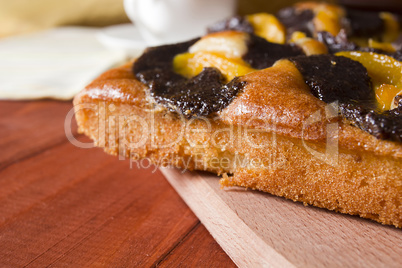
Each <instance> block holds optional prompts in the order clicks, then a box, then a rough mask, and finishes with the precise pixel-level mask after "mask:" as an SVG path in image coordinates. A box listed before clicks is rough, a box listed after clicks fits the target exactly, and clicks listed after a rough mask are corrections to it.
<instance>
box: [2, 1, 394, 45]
mask: <svg viewBox="0 0 402 268" xmlns="http://www.w3.org/2000/svg"><path fill="white" fill-rule="evenodd" d="M385 1H390V0H385ZM396 1H399V0H396ZM295 2H300V1H295V0H277V1H273V0H239V1H238V7H237V10H238V13H239V14H250V13H256V12H261V11H265V12H276V11H277V10H279V9H280V8H282V7H285V6H288V5H291V4H293V3H295ZM325 2H332V3H333V2H335V1H331V0H330V1H325ZM346 2H347V1H346ZM349 2H350V1H349ZM352 2H353V1H352ZM354 2H356V1H354ZM357 2H359V1H357ZM360 2H365V3H366V4H368V5H370V2H375V1H370V0H369V1H367V0H366V1H360ZM377 2H378V1H377ZM382 2H384V1H382ZM391 2H392V1H391ZM394 2H395V1H394ZM126 22H129V19H128V18H127V16H126V14H125V12H124V8H123V0H56V1H55V0H0V25H1V27H0V37H5V36H11V35H17V34H23V33H29V32H34V31H38V30H43V29H48V28H52V27H56V26H65V25H81V26H97V27H101V26H107V25H112V24H118V23H126Z"/></svg>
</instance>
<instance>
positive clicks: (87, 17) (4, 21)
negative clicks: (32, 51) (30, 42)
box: [0, 0, 129, 37]
mask: <svg viewBox="0 0 402 268" xmlns="http://www.w3.org/2000/svg"><path fill="white" fill-rule="evenodd" d="M128 21H129V20H128V18H127V16H126V15H125V13H124V8H123V0H0V25H1V27H0V37H4V36H10V35H15V34H23V33H29V32H33V31H37V30H42V29H48V28H52V27H55V26H61V25H84V26H105V25H110V24H116V23H123V22H128Z"/></svg>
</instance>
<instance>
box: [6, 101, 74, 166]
mask: <svg viewBox="0 0 402 268" xmlns="http://www.w3.org/2000/svg"><path fill="white" fill-rule="evenodd" d="M71 108H72V105H71V103H70V102H55V101H46V100H42V101H36V102H24V101H19V102H6V101H2V102H1V103H0V137H1V139H0V149H1V154H0V169H2V168H4V167H5V166H7V165H9V164H11V163H13V162H15V161H19V160H21V159H23V158H25V157H28V156H30V155H33V154H35V153H40V152H41V151H43V150H44V149H45V148H47V147H49V146H54V145H56V144H59V143H61V142H65V140H66V136H65V133H64V119H65V116H66V114H67V113H68V111H69V110H70V109H71ZM72 128H73V130H72V131H73V133H76V124H75V122H74V121H73V122H72Z"/></svg>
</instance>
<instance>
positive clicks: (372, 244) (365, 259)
mask: <svg viewBox="0 0 402 268" xmlns="http://www.w3.org/2000/svg"><path fill="white" fill-rule="evenodd" d="M161 171H162V173H163V174H164V175H165V176H166V178H167V180H168V181H169V182H170V184H171V185H172V186H173V187H174V188H175V189H176V191H177V192H178V193H179V194H180V196H181V197H182V198H183V199H184V201H185V202H186V203H187V205H188V206H189V207H190V208H191V209H192V210H193V211H194V213H195V214H196V215H197V217H198V218H199V219H200V220H201V222H202V223H203V224H204V225H205V226H206V228H207V229H208V230H209V232H210V233H211V234H212V236H213V237H214V238H215V239H216V241H217V242H218V243H219V244H220V245H221V247H222V248H223V249H224V250H225V251H226V253H227V254H228V255H229V256H230V257H231V258H232V260H233V261H234V262H235V263H236V264H237V265H238V266H239V267H402V230H400V229H396V228H395V227H392V226H384V225H381V224H379V223H376V222H373V221H370V220H366V219H362V218H359V217H357V216H349V215H344V214H340V213H335V212H331V211H327V210H324V209H319V208H315V207H305V206H303V204H301V203H295V202H292V201H289V200H286V199H284V198H280V197H275V196H272V195H270V194H266V193H262V192H258V191H252V190H245V189H243V188H237V187H235V188H225V189H221V187H220V185H219V178H218V177H217V176H215V175H212V174H208V173H204V172H189V171H186V172H182V171H180V170H178V169H174V168H163V169H161Z"/></svg>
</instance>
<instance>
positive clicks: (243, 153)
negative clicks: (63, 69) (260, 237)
mask: <svg viewBox="0 0 402 268" xmlns="http://www.w3.org/2000/svg"><path fill="white" fill-rule="evenodd" d="M131 66H132V63H129V64H127V65H125V66H122V67H119V68H116V69H113V70H110V71H107V72H105V73H104V74H102V75H101V76H100V77H98V78H97V79H96V80H94V81H93V82H92V83H91V84H90V85H89V86H87V87H86V88H85V90H83V91H82V92H81V93H79V94H78V95H77V96H76V98H75V99H74V104H75V107H76V119H77V122H78V125H79V131H80V132H83V133H85V134H86V135H88V136H89V137H91V138H92V139H93V140H94V142H95V144H97V145H98V146H101V147H104V149H105V151H106V152H108V153H111V154H121V155H123V156H126V157H131V158H134V159H138V158H145V157H148V158H150V159H151V160H152V161H153V162H154V163H156V164H162V165H166V164H171V165H174V166H177V167H181V168H187V169H190V170H193V169H197V170H208V171H211V172H214V173H217V174H224V176H223V178H222V180H221V183H222V184H223V185H225V186H232V185H240V186H244V187H248V188H252V189H258V190H261V191H265V192H268V193H271V194H274V195H278V196H284V197H286V198H289V199H292V200H294V201H301V202H304V203H305V204H311V205H314V206H318V207H324V208H327V209H330V210H336V211H340V212H342V213H348V214H352V215H360V216H361V217H365V218H370V219H373V220H376V221H378V222H381V223H383V224H393V225H395V226H397V227H402V206H401V201H402V200H401V198H402V197H401V196H402V195H401V193H402V181H401V177H400V171H401V167H402V159H401V158H402V145H401V144H400V143H396V142H390V141H384V140H378V139H376V138H374V137H373V136H371V135H369V134H367V133H365V132H364V131H362V130H360V129H358V128H356V127H353V126H351V125H349V124H348V123H347V122H344V121H339V120H338V121H339V122H338V121H333V119H329V120H326V119H325V120H324V121H323V122H318V123H317V124H313V127H307V128H306V130H303V122H304V120H307V119H308V117H309V116H311V114H314V113H316V112H317V111H319V112H321V113H324V114H325V105H326V104H325V103H324V102H322V101H320V100H318V99H316V98H314V97H313V96H312V95H311V94H310V93H309V91H308V89H307V88H306V85H305V84H304V82H303V79H302V78H301V76H300V74H299V73H298V72H297V71H296V69H295V67H292V65H290V64H289V63H287V62H282V63H281V64H276V66H274V67H272V68H268V69H265V70H261V71H257V72H254V73H251V74H248V75H245V76H244V77H242V78H241V79H243V80H244V81H247V85H246V86H245V88H244V89H243V91H242V93H240V94H239V95H238V97H237V98H236V99H235V100H234V101H233V102H232V103H231V104H230V105H229V106H228V107H227V108H225V109H224V110H223V111H221V112H220V113H219V115H218V116H217V117H216V118H215V119H214V120H211V123H210V126H209V131H204V132H200V133H191V135H190V136H191V137H190V136H188V135H187V136H186V135H181V136H180V135H179V134H180V133H181V131H182V124H183V122H184V123H189V121H190V120H186V119H183V118H181V117H180V116H178V115H177V114H174V113H171V112H168V111H166V110H165V109H163V108H161V107H158V106H157V105H155V103H153V101H152V100H151V99H150V98H149V97H148V96H147V93H146V92H147V90H146V86H145V85H143V84H142V83H140V82H139V81H137V80H136V79H135V77H134V75H133V74H132V72H131ZM278 66H280V68H277V67H278ZM268 78H269V79H268ZM285 90H286V91H285ZM289 92H291V96H290V97H289ZM85 104H95V105H97V106H98V109H90V108H85ZM83 105H84V106H83ZM81 106H82V107H81ZM275 107H280V108H281V109H280V110H281V112H280V113H279V112H278V109H275ZM130 116H131V117H133V118H134V119H137V120H138V119H139V118H142V119H143V120H145V121H144V122H151V121H152V122H154V125H153V126H152V129H153V132H152V133H151V132H149V133H148V134H149V135H152V138H149V139H145V141H143V142H142V143H141V142H137V141H134V142H132V143H135V144H136V146H133V147H130V146H129V145H130V142H127V141H132V140H136V139H137V140H138V137H140V136H143V135H144V129H145V130H146V129H148V128H144V125H141V124H138V122H134V123H132V122H133V121H132V122H129V120H128V119H127V118H130ZM256 118H257V120H254V119H256ZM119 120H120V121H119ZM273 120H274V121H273ZM331 120H332V121H331ZM134 121H135V120H134ZM100 122H103V123H102V124H103V130H104V132H102V133H100V132H101V131H100V130H99V129H100ZM245 122H247V124H248V125H247V127H245V125H244V124H245ZM328 122H330V123H331V122H337V123H338V133H339V139H338V142H339V152H338V158H337V163H335V164H333V163H332V164H331V163H329V162H327V161H326V160H325V159H320V158H319V157H318V158H317V154H316V155H314V154H312V153H311V150H310V149H313V150H314V151H315V152H318V154H320V153H322V152H325V146H326V145H325V134H326V125H327V123H328ZM272 123H275V124H277V126H276V127H275V128H273V127H272ZM146 124H147V123H146ZM105 126H106V127H105ZM191 127H192V128H193V129H194V128H200V129H202V128H205V121H204V120H201V119H195V120H192V121H191ZM150 128H151V127H150V126H149V129H150ZM228 129H230V131H228ZM250 129H252V130H253V129H254V130H256V129H260V130H263V131H259V132H256V133H253V134H249V132H248V131H249V130H250ZM123 130H124V135H123V136H122V135H121V133H122V132H123ZM211 133H218V134H216V135H215V134H214V135H211ZM232 133H237V134H236V135H233V136H234V138H233V137H231V134H232ZM306 133H307V134H306ZM247 135H248V136H247ZM244 137H247V139H245V138H244ZM250 140H252V142H253V144H260V145H263V148H259V147H258V146H250ZM132 143H131V144H132ZM197 145H202V146H197ZM306 148H310V149H306ZM321 155H322V154H321ZM198 156H200V157H201V158H197V157H198ZM248 158H251V159H266V161H268V162H269V163H268V165H260V166H255V165H252V164H250V163H248V164H245V165H237V164H236V163H237V162H236V161H237V160H239V161H240V162H241V161H245V159H248ZM222 159H228V163H227V164H226V165H222V163H221V164H220V165H216V163H215V162H216V161H220V160H222ZM214 161H215V162H214ZM226 173H228V174H231V175H230V176H227V175H226Z"/></svg>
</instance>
